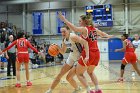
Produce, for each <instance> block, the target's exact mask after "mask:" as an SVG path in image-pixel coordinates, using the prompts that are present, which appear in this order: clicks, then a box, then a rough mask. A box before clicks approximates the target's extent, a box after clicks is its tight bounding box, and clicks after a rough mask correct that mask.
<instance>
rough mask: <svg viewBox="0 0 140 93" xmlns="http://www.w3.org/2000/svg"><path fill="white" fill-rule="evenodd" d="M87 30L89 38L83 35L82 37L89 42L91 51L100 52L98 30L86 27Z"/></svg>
mask: <svg viewBox="0 0 140 93" xmlns="http://www.w3.org/2000/svg"><path fill="white" fill-rule="evenodd" d="M86 29H87V33H88V34H87V37H84V36H83V35H81V37H82V38H83V39H85V40H86V41H87V42H88V45H89V50H94V51H98V50H99V49H98V44H97V32H96V28H94V27H93V26H86Z"/></svg>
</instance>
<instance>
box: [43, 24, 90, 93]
mask: <svg viewBox="0 0 140 93" xmlns="http://www.w3.org/2000/svg"><path fill="white" fill-rule="evenodd" d="M61 33H62V37H63V41H62V48H60V47H59V46H58V47H59V52H60V53H61V54H64V53H65V52H66V49H67V47H70V54H69V57H68V59H67V61H66V63H65V64H64V65H63V67H62V68H61V71H60V73H59V74H58V75H57V77H56V79H55V80H54V81H53V83H52V85H51V87H50V88H49V90H48V91H47V92H46V93H52V90H53V89H54V88H55V87H56V86H57V85H58V83H59V82H60V80H61V78H62V76H64V75H65V74H66V73H67V72H68V71H69V70H70V69H71V70H70V72H69V74H68V75H71V76H74V75H75V67H74V64H75V62H76V61H77V60H78V59H79V58H80V49H78V48H77V46H78V44H81V45H84V49H85V51H86V58H85V61H87V60H88V58H89V48H88V43H87V41H86V40H84V39H82V38H81V37H79V36H77V35H76V34H74V33H70V29H69V28H68V27H67V26H66V25H65V26H63V27H62V28H61ZM65 40H66V41H65ZM68 41H69V43H68V44H67V45H69V46H67V45H66V43H67V42H68ZM67 78H68V79H67V80H68V81H69V82H70V84H72V85H74V86H73V87H74V88H75V91H78V90H79V88H78V85H77V84H76V82H75V81H74V80H73V79H70V78H69V77H67ZM73 93H74V92H73Z"/></svg>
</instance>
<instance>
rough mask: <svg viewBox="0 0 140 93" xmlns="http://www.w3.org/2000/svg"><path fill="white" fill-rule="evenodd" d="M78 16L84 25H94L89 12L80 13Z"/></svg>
mask: <svg viewBox="0 0 140 93" xmlns="http://www.w3.org/2000/svg"><path fill="white" fill-rule="evenodd" d="M80 18H81V19H82V20H83V21H84V22H85V25H86V26H89V25H92V26H94V25H93V22H92V20H93V18H92V15H91V13H88V14H87V15H81V16H80Z"/></svg>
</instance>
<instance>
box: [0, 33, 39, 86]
mask: <svg viewBox="0 0 140 93" xmlns="http://www.w3.org/2000/svg"><path fill="white" fill-rule="evenodd" d="M17 38H18V39H17V40H15V41H14V42H12V43H11V45H10V46H8V47H7V48H5V49H4V50H3V51H2V52H5V51H6V50H9V49H10V48H12V47H13V46H14V45H16V46H17V58H16V73H17V74H16V77H17V83H16V85H15V87H21V84H20V66H21V64H22V62H24V65H25V70H26V80H27V86H31V85H32V83H31V82H30V81H29V68H28V63H29V53H28V48H31V49H32V50H34V51H35V52H36V53H38V54H41V53H40V52H38V51H37V50H36V49H35V48H34V47H33V46H32V45H31V44H30V42H29V41H28V40H27V39H25V38H24V33H23V32H19V33H18V37H17ZM2 52H1V53H0V54H2Z"/></svg>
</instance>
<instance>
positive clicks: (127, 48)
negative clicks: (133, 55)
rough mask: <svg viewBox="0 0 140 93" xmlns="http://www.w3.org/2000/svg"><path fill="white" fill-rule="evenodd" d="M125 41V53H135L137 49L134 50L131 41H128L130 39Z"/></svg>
mask: <svg viewBox="0 0 140 93" xmlns="http://www.w3.org/2000/svg"><path fill="white" fill-rule="evenodd" d="M124 41H125V42H126V50H125V52H134V51H135V49H134V47H133V44H132V43H131V41H130V40H128V39H125V40H124Z"/></svg>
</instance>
